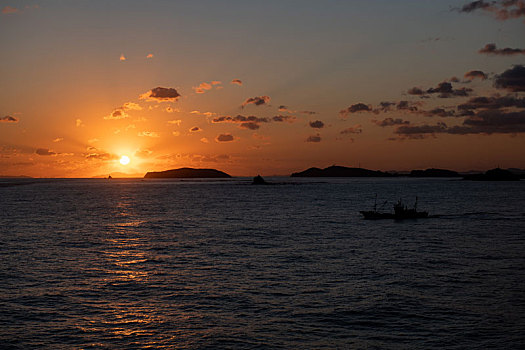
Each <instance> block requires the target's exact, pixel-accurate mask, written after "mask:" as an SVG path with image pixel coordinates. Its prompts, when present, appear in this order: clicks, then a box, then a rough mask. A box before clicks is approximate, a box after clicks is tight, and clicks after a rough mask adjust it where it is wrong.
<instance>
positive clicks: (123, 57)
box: [119, 53, 126, 61]
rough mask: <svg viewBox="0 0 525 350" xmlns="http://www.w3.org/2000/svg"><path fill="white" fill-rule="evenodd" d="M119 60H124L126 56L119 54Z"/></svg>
mask: <svg viewBox="0 0 525 350" xmlns="http://www.w3.org/2000/svg"><path fill="white" fill-rule="evenodd" d="M119 59H120V61H125V60H126V56H124V54H123V53H121V54H120V58H119Z"/></svg>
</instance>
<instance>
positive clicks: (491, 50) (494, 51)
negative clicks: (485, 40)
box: [478, 10, 525, 56]
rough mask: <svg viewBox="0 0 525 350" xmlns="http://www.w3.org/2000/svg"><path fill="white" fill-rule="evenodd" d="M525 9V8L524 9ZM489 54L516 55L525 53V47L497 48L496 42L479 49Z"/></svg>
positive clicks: (480, 51)
mask: <svg viewBox="0 0 525 350" xmlns="http://www.w3.org/2000/svg"><path fill="white" fill-rule="evenodd" d="M524 11H525V10H524ZM478 52H479V53H484V54H487V55H498V56H514V55H520V54H521V55H525V49H512V48H510V47H506V48H504V49H498V48H496V44H487V45H485V47H484V48H482V49H480V50H479V51H478Z"/></svg>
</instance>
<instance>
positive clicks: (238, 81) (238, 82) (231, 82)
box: [230, 79, 242, 86]
mask: <svg viewBox="0 0 525 350" xmlns="http://www.w3.org/2000/svg"><path fill="white" fill-rule="evenodd" d="M230 84H236V85H239V86H242V81H241V80H239V79H233V80H232V81H230Z"/></svg>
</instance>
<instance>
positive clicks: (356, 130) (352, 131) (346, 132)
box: [339, 124, 363, 135]
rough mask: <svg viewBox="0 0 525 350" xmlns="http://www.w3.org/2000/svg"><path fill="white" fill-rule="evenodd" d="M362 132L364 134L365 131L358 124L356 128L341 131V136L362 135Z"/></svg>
mask: <svg viewBox="0 0 525 350" xmlns="http://www.w3.org/2000/svg"><path fill="white" fill-rule="evenodd" d="M362 132H363V129H362V128H361V124H356V125H354V126H351V127H349V128H346V129H344V130H341V131H340V132H339V134H341V135H349V134H360V133H362Z"/></svg>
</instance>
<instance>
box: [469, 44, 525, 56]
mask: <svg viewBox="0 0 525 350" xmlns="http://www.w3.org/2000/svg"><path fill="white" fill-rule="evenodd" d="M478 52H479V53H484V54H488V55H500V56H513V55H519V54H522V55H525V49H512V48H510V47H506V48H504V49H497V48H496V44H487V45H485V47H484V48H482V49H480V50H479V51H478Z"/></svg>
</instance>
